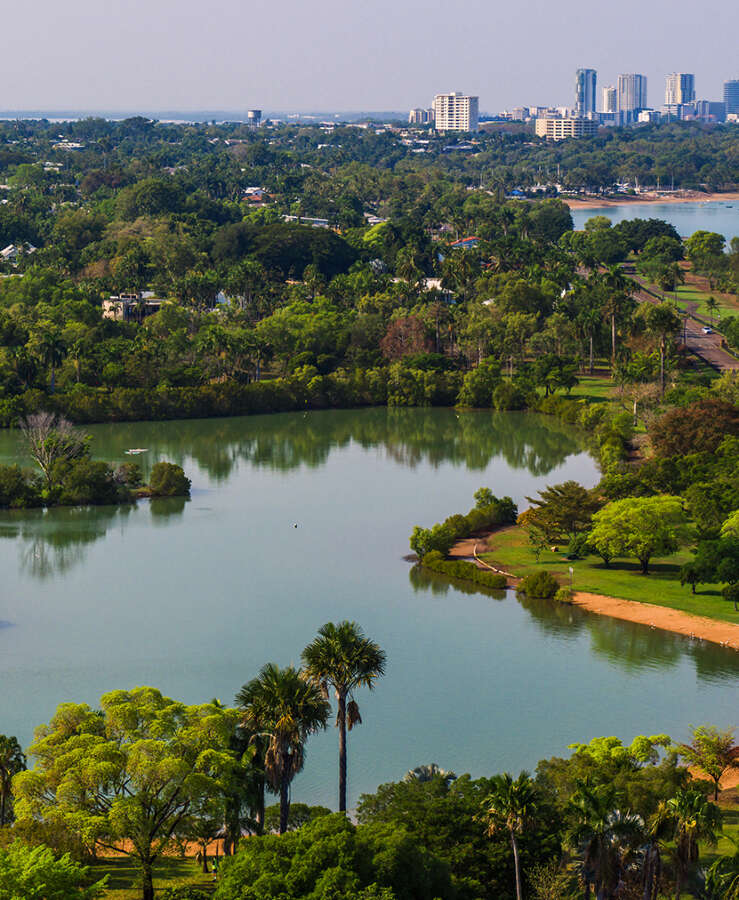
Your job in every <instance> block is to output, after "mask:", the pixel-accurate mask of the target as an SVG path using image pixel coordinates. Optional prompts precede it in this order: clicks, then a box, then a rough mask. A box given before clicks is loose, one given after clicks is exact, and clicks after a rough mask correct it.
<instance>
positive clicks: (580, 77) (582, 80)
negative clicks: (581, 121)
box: [575, 69, 598, 116]
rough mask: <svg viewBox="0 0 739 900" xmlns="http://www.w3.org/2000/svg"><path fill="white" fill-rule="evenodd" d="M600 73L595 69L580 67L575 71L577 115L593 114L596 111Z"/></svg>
mask: <svg viewBox="0 0 739 900" xmlns="http://www.w3.org/2000/svg"><path fill="white" fill-rule="evenodd" d="M597 79H598V75H597V72H596V71H595V69H578V70H577V71H576V72H575V115H576V116H592V115H593V114H594V113H595V97H596V93H595V86H596V83H597Z"/></svg>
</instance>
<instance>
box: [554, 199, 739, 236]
mask: <svg viewBox="0 0 739 900" xmlns="http://www.w3.org/2000/svg"><path fill="white" fill-rule="evenodd" d="M571 213H572V221H573V222H574V224H575V229H576V230H581V229H582V228H584V227H585V223H586V222H587V221H588V219H590V218H591V217H592V216H606V218H608V219H610V220H611V222H613V224H614V225H615V224H616V222H623V221H624V219H663V220H664V221H665V222H669V223H670V225H674V226H675V229H676V230H677V232H678V234H679V235H680V237H683V238H686V237H690V235H691V234H693V232H695V231H715V232H717V233H718V234H723V236H724V237H725V238H726V241H727V243H728V242H729V241H730V240H731V239H732V238H733V237H737V236H739V201H734V200H729V201H723V200H716V201H709V202H702V201H699V202H697V203H692V202H691V203H624V204H622V205H620V206H601V207H598V206H595V205H593V206H592V207H588V209H573V210H571Z"/></svg>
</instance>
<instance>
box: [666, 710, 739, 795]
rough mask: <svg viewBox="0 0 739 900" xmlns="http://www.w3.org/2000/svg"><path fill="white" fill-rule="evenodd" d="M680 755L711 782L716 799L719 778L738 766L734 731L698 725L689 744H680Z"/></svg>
mask: <svg viewBox="0 0 739 900" xmlns="http://www.w3.org/2000/svg"><path fill="white" fill-rule="evenodd" d="M680 755H681V756H682V757H683V759H685V760H687V762H688V763H689V764H690V765H691V766H696V767H697V768H699V769H700V770H701V771H703V772H705V773H706V775H708V777H709V778H710V779H711V781H712V782H713V799H714V800H715V801H718V792H719V787H720V785H721V778H722V777H723V775H724V773H725V772H727V771H729V770H730V769H737V768H739V756H737V753H736V746H735V738H734V731H733V730H732V729H730V728H729V729H726V730H725V731H720V730H719V729H718V728H716V727H714V726H713V725H699V726H698V727H697V728H693V729H692V739H691V741H690V743H689V744H680Z"/></svg>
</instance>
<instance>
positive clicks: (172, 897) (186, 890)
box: [159, 884, 210, 900]
mask: <svg viewBox="0 0 739 900" xmlns="http://www.w3.org/2000/svg"><path fill="white" fill-rule="evenodd" d="M159 896H160V897H161V900H208V898H209V896H210V895H209V894H206V893H205V891H201V890H199V889H198V888H194V887H191V886H190V885H189V884H182V885H180V886H179V887H168V888H165V889H164V891H162V893H161V894H160V895H159Z"/></svg>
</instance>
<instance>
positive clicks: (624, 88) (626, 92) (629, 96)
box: [616, 74, 647, 113]
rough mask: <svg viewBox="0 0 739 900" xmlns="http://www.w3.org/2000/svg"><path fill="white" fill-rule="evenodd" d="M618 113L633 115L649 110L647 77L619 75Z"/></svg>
mask: <svg viewBox="0 0 739 900" xmlns="http://www.w3.org/2000/svg"><path fill="white" fill-rule="evenodd" d="M616 102H617V104H618V112H625V113H633V112H636V111H638V110H640V109H646V108H647V76H646V75H633V74H630V75H619V76H618V88H617V101H616Z"/></svg>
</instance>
